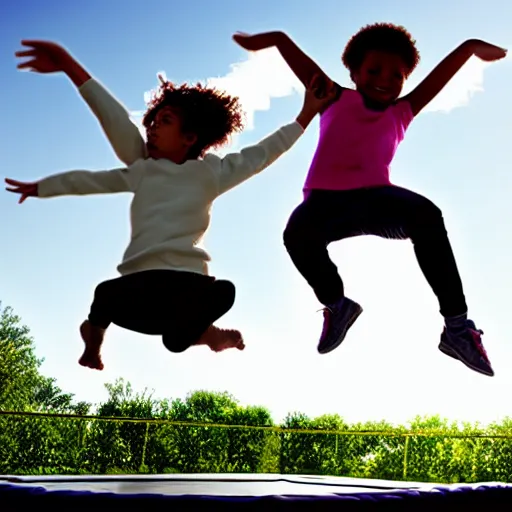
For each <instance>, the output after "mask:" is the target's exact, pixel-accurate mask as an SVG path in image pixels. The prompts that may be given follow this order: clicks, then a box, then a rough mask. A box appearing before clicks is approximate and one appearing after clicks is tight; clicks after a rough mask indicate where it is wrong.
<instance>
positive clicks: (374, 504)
mask: <svg viewBox="0 0 512 512" xmlns="http://www.w3.org/2000/svg"><path fill="white" fill-rule="evenodd" d="M468 505H471V508H473V509H474V508H475V507H476V506H485V507H486V508H487V510H486V512H489V511H490V510H507V511H510V510H512V485H508V484H503V483H496V482H488V483H478V484H456V485H441V484H425V483H413V482H395V481H383V480H365V479H358V478H344V477H323V476H308V475H293V476H291V475H276V474H261V475H260V474H244V475H241V474H193V475H186V474H180V475H123V476H119V475H115V476H109V475H105V476H45V477H41V476H37V477H30V476H26V477H18V476H2V477H0V509H1V510H2V512H18V511H24V510H33V507H34V506H36V507H38V509H39V508H40V507H41V506H44V507H45V508H46V507H51V509H52V511H53V512H54V511H60V510H71V511H72V512H77V511H81V510H89V511H90V510H92V511H93V512H97V511H103V510H110V511H111V510H112V509H113V507H123V508H124V507H132V506H139V507H140V506H147V507H152V506H159V507H162V506H163V507H165V510H173V511H175V510H189V511H191V512H192V511H196V510H227V511H230V510H268V509H270V510H293V511H298V510H315V511H317V510H318V511H322V510H343V511H350V510H390V511H391V510H392V511H394V512H395V511H402V510H407V511H409V510H411V511H423V510H435V512H439V511H443V510H451V511H453V510H457V509H455V508H454V507H460V506H468ZM91 507H93V509H91Z"/></svg>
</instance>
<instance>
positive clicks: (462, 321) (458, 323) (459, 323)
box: [444, 313, 468, 332]
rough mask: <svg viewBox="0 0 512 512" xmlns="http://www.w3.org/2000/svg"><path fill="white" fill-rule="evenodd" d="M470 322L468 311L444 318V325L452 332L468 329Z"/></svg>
mask: <svg viewBox="0 0 512 512" xmlns="http://www.w3.org/2000/svg"><path fill="white" fill-rule="evenodd" d="M467 322H468V315H467V313H463V314H462V315H457V316H448V317H445V318H444V325H445V326H446V329H448V330H449V331H450V332H461V331H464V330H465V329H466V326H467Z"/></svg>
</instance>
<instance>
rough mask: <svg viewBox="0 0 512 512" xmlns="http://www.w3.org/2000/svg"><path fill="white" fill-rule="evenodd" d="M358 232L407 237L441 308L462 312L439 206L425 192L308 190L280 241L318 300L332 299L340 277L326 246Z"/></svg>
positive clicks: (446, 313) (444, 312) (454, 313)
mask: <svg viewBox="0 0 512 512" xmlns="http://www.w3.org/2000/svg"><path fill="white" fill-rule="evenodd" d="M360 235H375V236H379V237H383V238H389V239H400V240H404V239H408V238H409V239H410V240H411V241H412V243H413V245H414V251H415V253H416V258H417V260H418V263H419V266H420V268H421V270H422V272H423V274H424V276H425V278H426V279H427V281H428V283H429V284H430V286H431V288H432V290H433V292H434V294H435V295H436V296H437V298H438V300H439V306H440V311H441V314H442V315H443V316H445V317H450V316H457V315H461V314H464V313H466V311H467V306H466V300H465V297H464V292H463V288H462V282H461V279H460V276H459V272H458V269H457V264H456V262H455V258H454V256H453V252H452V248H451V245H450V241H449V240H448V234H447V232H446V228H445V225H444V220H443V215H442V213H441V211H440V210H439V208H438V207H437V206H436V205H434V204H433V203H432V202H431V201H430V200H428V199H426V198H425V197H423V196H421V195H419V194H416V193H414V192H411V191H410V190H407V189H404V188H400V187H395V186H385V187H376V188H367V189H357V190H344V191H331V190H313V191H311V193H310V195H309V196H308V197H307V199H306V200H305V201H304V202H303V203H302V204H300V205H299V206H298V207H297V208H296V209H295V210H294V212H293V213H292V215H291V216H290V219H289V221H288V225H287V226H286V229H285V231H284V244H285V246H286V249H287V251H288V253H289V255H290V257H291V259H292V261H293V263H294V264H295V266H296V267H297V269H298V271H299V272H300V273H301V274H302V276H303V277H304V278H305V279H306V281H307V282H308V283H309V285H310V286H311V287H312V288H313V291H314V292H315V295H316V296H317V298H318V300H319V301H320V302H321V303H322V304H324V305H329V304H333V303H335V302H337V301H338V300H339V299H341V298H342V297H343V296H344V289H343V281H342V280H341V278H340V276H339V274H338V271H337V268H336V266H335V265H334V263H333V262H332V261H331V259H330V258H329V254H328V252H327V246H328V245H329V244H330V243H331V242H334V241H337V240H342V239H344V238H350V237H354V236H360Z"/></svg>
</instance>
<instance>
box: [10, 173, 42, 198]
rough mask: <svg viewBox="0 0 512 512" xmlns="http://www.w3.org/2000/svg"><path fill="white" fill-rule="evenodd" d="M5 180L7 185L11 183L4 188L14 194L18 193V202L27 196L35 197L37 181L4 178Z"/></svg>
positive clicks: (36, 194)
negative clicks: (28, 181)
mask: <svg viewBox="0 0 512 512" xmlns="http://www.w3.org/2000/svg"><path fill="white" fill-rule="evenodd" d="M5 182H6V183H7V185H11V186H10V187H5V190H7V191H8V192H14V193H15V194H20V196H21V197H20V200H19V201H18V203H19V204H21V203H23V201H25V199H27V197H37V196H38V190H37V183H26V182H23V181H16V180H13V179H11V178H5Z"/></svg>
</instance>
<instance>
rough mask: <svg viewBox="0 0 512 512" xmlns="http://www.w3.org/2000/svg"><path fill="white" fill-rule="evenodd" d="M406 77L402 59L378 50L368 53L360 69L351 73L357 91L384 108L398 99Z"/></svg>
mask: <svg viewBox="0 0 512 512" xmlns="http://www.w3.org/2000/svg"><path fill="white" fill-rule="evenodd" d="M406 76H407V68H406V65H405V62H404V61H403V59H402V57H400V56H399V55H397V54H394V53H388V52H383V51H378V50H372V51H369V52H367V54H366V55H365V58H364V59H363V62H362V63H361V66H360V67H359V69H358V70H357V71H353V72H352V73H351V77H352V80H353V81H354V83H355V84H356V87H357V90H358V91H360V92H361V93H362V94H363V95H364V96H366V97H368V98H369V99H370V100H372V101H374V102H376V103H378V104H380V105H383V106H384V105H388V104H390V103H392V102H393V101H395V100H396V99H397V98H398V96H399V95H400V93H401V92H402V88H403V85H404V82H405V78H406Z"/></svg>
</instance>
